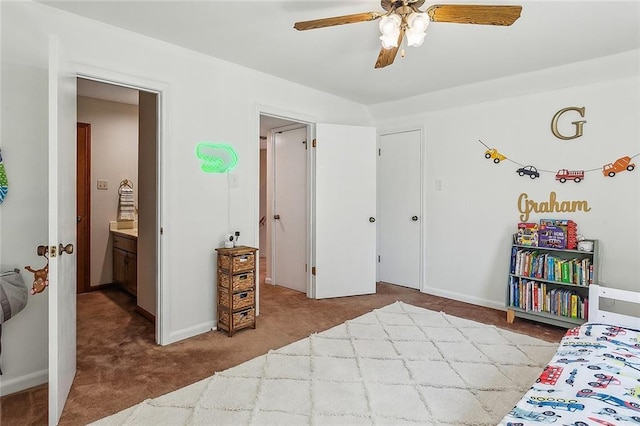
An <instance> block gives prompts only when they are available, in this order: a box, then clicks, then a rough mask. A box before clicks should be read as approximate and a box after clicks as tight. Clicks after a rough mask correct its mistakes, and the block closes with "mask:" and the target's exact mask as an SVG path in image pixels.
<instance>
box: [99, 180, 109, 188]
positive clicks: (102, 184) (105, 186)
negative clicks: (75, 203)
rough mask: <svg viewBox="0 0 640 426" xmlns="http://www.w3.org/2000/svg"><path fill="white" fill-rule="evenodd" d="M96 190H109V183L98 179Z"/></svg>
mask: <svg viewBox="0 0 640 426" xmlns="http://www.w3.org/2000/svg"><path fill="white" fill-rule="evenodd" d="M98 189H100V190H103V191H106V190H107V189H109V181H108V180H101V179H98Z"/></svg>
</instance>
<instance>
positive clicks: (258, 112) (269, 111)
mask: <svg viewBox="0 0 640 426" xmlns="http://www.w3.org/2000/svg"><path fill="white" fill-rule="evenodd" d="M262 115H266V116H271V117H275V118H280V119H283V120H289V121H295V122H296V123H298V124H300V125H306V126H307V141H308V142H307V146H308V147H309V145H310V141H312V140H313V138H314V134H315V122H316V121H317V119H316V118H315V117H312V116H309V115H304V114H301V113H297V112H292V111H287V110H283V109H280V108H277V107H273V106H269V105H261V104H255V105H254V110H253V118H254V120H253V125H254V130H253V134H254V135H255V137H254V138H253V140H254V142H253V143H254V146H253V152H254V161H255V163H254V164H255V166H254V167H253V172H254V175H253V185H254V186H253V188H254V203H253V206H254V209H253V218H254V219H253V223H254V235H255V236H256V245H257V246H259V243H260V116H262ZM271 142H272V141H271V140H270V139H269V137H267V144H268V145H269V144H271ZM268 145H267V150H269V147H268ZM312 159H313V154H312V150H311V149H310V147H309V149H307V187H308V194H309V197H307V206H306V208H307V256H306V262H307V265H308V267H307V297H309V298H315V283H314V281H313V280H312V279H311V265H312V259H313V256H314V252H313V245H312V241H313V222H312V214H311V212H313V197H312V196H311V194H313V192H312V191H313V173H314V169H313V161H312ZM269 161H270V160H269V158H267V164H268V165H269ZM268 167H269V166H268ZM270 181H271V180H270V177H269V176H268V175H267V182H270ZM272 207H273V205H272V204H271V203H270V201H269V200H267V209H269V210H271V209H272ZM267 214H269V213H267ZM270 223H271V222H270V221H267V227H269V226H270ZM267 235H268V236H269V235H270V229H269V228H267ZM268 238H269V237H268ZM271 257H272V258H273V256H271ZM272 261H273V259H272ZM258 263H259V262H258ZM259 268H260V266H259V265H257V266H256V275H257V276H260V269H259ZM259 302H260V286H257V291H256V315H259V314H260V303H259Z"/></svg>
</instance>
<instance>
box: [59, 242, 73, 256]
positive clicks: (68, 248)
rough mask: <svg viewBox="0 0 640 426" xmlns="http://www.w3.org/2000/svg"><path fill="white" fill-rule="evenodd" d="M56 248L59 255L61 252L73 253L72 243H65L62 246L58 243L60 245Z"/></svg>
mask: <svg viewBox="0 0 640 426" xmlns="http://www.w3.org/2000/svg"><path fill="white" fill-rule="evenodd" d="M58 249H59V251H60V255H61V256H62V254H63V253H67V254H71V253H73V244H67V245H66V246H63V245H62V244H60V247H58Z"/></svg>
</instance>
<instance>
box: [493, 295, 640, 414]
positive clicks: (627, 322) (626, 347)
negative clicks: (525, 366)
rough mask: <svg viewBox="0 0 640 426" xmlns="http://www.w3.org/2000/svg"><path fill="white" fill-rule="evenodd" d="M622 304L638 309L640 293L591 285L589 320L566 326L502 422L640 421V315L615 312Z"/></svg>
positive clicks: (626, 307)
mask: <svg viewBox="0 0 640 426" xmlns="http://www.w3.org/2000/svg"><path fill="white" fill-rule="evenodd" d="M616 304H617V306H616ZM620 305H628V306H625V311H626V310H627V309H629V310H630V311H631V312H635V311H634V310H633V309H634V308H637V307H640V293H635V292H631V291H626V290H617V289H611V288H605V287H601V286H598V285H591V286H589V321H588V322H587V323H585V324H583V325H581V326H579V327H576V328H573V329H571V330H568V331H567V334H566V335H565V336H564V337H563V338H562V340H561V342H560V345H559V346H558V350H557V352H556V353H555V355H554V356H553V358H552V359H551V361H550V362H549V364H548V365H547V366H546V367H545V368H544V370H543V371H542V372H541V374H540V376H539V377H538V379H537V380H536V382H535V383H533V385H532V386H531V388H530V389H529V391H527V393H526V394H525V395H524V396H523V397H522V399H520V401H518V403H517V404H516V405H515V406H514V407H513V409H512V410H511V411H510V412H509V413H508V414H507V415H506V416H505V417H504V418H503V419H502V421H501V422H500V425H501V426H525V425H542V424H557V425H563V426H564V425H567V426H569V425H571V426H596V425H634V424H636V425H640V318H639V317H637V316H632V315H625V314H620V313H616V312H612V311H611V310H612V307H613V306H616V308H617V307H618V306H620ZM618 310H619V309H616V311H618Z"/></svg>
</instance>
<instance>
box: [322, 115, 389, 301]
mask: <svg viewBox="0 0 640 426" xmlns="http://www.w3.org/2000/svg"><path fill="white" fill-rule="evenodd" d="M316 143H317V145H316V148H315V218H314V223H315V268H316V269H315V280H314V282H315V287H314V290H315V297H316V298H317V299H322V298H327V297H340V296H352V295H357V294H371V293H375V292H376V224H375V216H376V153H377V150H376V129H375V128H371V127H355V126H342V125H334V124H317V125H316Z"/></svg>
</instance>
